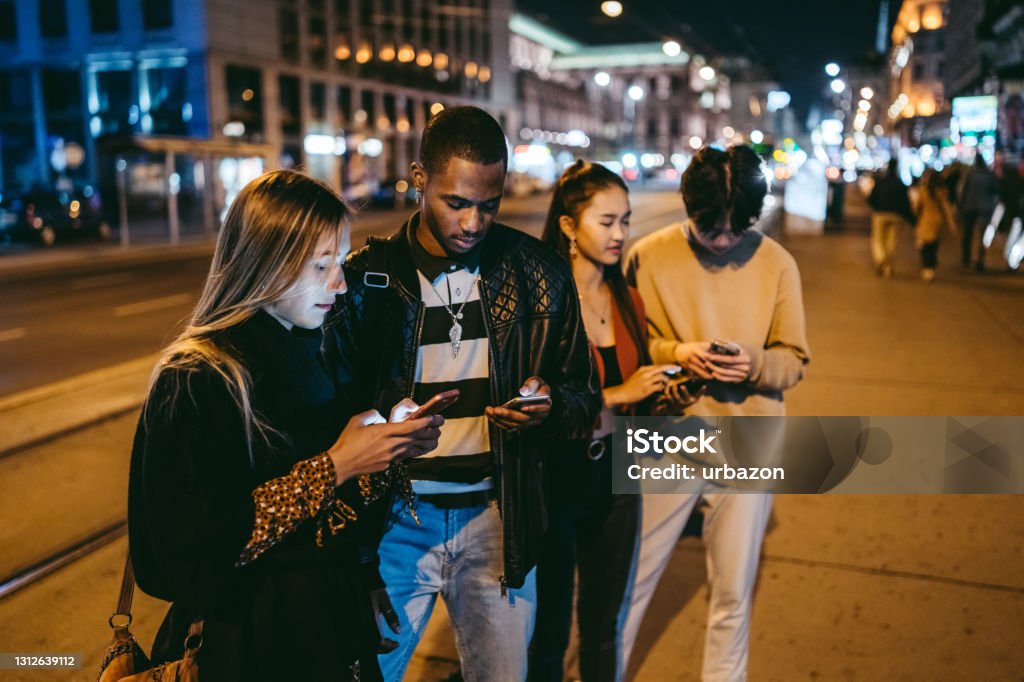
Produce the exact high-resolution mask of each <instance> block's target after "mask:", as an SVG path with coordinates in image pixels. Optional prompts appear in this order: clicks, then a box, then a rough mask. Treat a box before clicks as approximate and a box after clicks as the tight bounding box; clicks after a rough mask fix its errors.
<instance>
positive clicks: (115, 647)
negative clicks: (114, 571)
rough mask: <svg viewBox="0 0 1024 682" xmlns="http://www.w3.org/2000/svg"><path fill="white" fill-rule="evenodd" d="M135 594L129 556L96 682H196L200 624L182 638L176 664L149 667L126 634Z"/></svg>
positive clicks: (191, 628) (110, 619)
mask: <svg viewBox="0 0 1024 682" xmlns="http://www.w3.org/2000/svg"><path fill="white" fill-rule="evenodd" d="M134 593H135V571H134V570H133V569H132V560H131V555H130V554H129V555H128V559H127V560H126V561H125V566H124V577H123V578H121V594H120V596H119V597H118V600H117V610H116V611H115V612H114V614H113V615H112V616H111V617H110V618H109V619H108V621H107V622H108V623H109V624H110V628H111V629H112V630H113V631H114V638H113V640H112V641H111V642H110V645H109V646H108V647H107V652H106V654H104V656H103V662H102V663H101V664H100V674H99V677H98V678H97V681H98V682H143V680H167V681H168V682H169V681H171V680H174V681H175V682H198V680H199V662H198V661H197V660H196V654H197V653H198V652H199V648H200V647H201V646H202V645H203V621H202V620H196V621H194V622H193V623H192V624H191V625H190V626H189V628H188V635H187V636H186V637H185V653H184V655H183V656H182V657H181V658H180V659H179V660H177V661H168V662H167V663H162V664H160V665H158V666H155V667H154V666H153V665H152V664H151V663H150V661H149V657H148V656H146V652H145V651H143V649H142V647H141V646H140V645H139V642H138V640H136V639H135V635H133V634H132V633H131V632H130V631H129V630H128V628H129V626H131V624H132V596H133V595H134Z"/></svg>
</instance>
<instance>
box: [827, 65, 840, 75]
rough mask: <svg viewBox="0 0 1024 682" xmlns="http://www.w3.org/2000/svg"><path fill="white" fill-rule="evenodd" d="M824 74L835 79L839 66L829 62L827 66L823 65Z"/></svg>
mask: <svg viewBox="0 0 1024 682" xmlns="http://www.w3.org/2000/svg"><path fill="white" fill-rule="evenodd" d="M825 73H827V74H828V75H829V76H831V77H832V78H835V77H836V76H838V75H839V65H838V64H836V63H835V62H829V63H828V64H826V65H825Z"/></svg>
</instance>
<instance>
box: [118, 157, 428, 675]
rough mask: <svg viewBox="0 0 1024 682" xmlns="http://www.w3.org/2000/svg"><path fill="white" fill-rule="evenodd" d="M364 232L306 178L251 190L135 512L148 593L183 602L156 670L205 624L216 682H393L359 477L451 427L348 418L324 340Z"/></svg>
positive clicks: (155, 412)
mask: <svg viewBox="0 0 1024 682" xmlns="http://www.w3.org/2000/svg"><path fill="white" fill-rule="evenodd" d="M348 220H349V212H348V209H347V207H346V206H345V204H344V203H343V202H342V200H341V199H340V198H338V196H337V195H336V194H335V193H334V192H333V191H332V190H330V189H329V188H328V187H326V186H325V185H323V184H321V183H319V182H317V181H315V180H313V179H311V178H309V177H306V176H304V175H301V174H299V173H294V172H290V171H279V172H273V173H267V174H265V175H263V176H261V177H260V178H257V179H256V180H254V181H253V182H251V183H249V185H247V186H246V187H245V188H244V189H243V190H242V192H241V193H240V194H239V195H238V197H237V198H236V199H235V201H234V203H233V204H232V206H231V209H230V210H229V212H228V215H227V219H226V221H225V224H224V226H223V229H222V231H221V233H220V236H219V239H218V242H217V247H216V251H215V253H214V256H213V264H212V266H211V268H210V274H209V277H208V278H207V281H206V285H205V287H204V289H203V292H202V295H201V297H200V300H199V303H198V304H197V306H196V309H195V311H194V312H193V314H192V318H191V321H190V323H189V324H188V326H187V327H186V329H185V331H184V332H182V334H181V335H180V336H179V337H178V338H177V339H176V340H175V341H174V342H173V343H172V344H171V345H170V346H169V347H168V348H167V349H166V350H165V351H164V353H163V357H162V358H161V360H160V362H159V364H158V365H157V368H156V370H155V372H154V379H153V382H152V386H151V389H150V393H149V397H148V399H147V401H146V405H145V407H144V409H143V412H142V416H141V418H140V420H139V425H138V430H137V432H136V436H135V444H134V447H133V450H132V463H131V474H130V481H129V513H128V523H129V534H130V547H131V556H132V562H133V564H134V568H135V572H136V576H137V580H138V584H139V586H140V587H141V588H142V590H143V591H145V592H147V593H149V594H151V595H153V596H156V597H159V598H161V599H165V600H168V601H172V602H173V604H172V605H171V608H170V610H169V612H168V614H167V617H166V618H165V620H164V623H163V625H162V626H161V628H160V632H159V633H158V635H157V638H156V642H155V643H154V647H153V658H154V662H160V661H163V660H171V659H174V658H176V657H178V656H180V655H181V651H182V642H183V641H184V639H185V635H186V633H187V631H188V629H189V626H190V624H191V623H193V622H194V621H197V620H202V621H203V645H202V648H201V649H200V651H199V665H200V669H201V670H202V671H203V676H204V678H207V679H216V680H232V679H268V680H270V679H273V680H284V679H296V680H297V679H334V680H339V679H341V680H348V679H360V678H361V679H363V680H367V679H379V677H380V673H379V669H378V667H377V659H376V651H377V646H378V644H379V643H380V636H379V633H378V630H377V627H376V624H375V620H374V614H373V610H372V608H371V596H370V594H369V592H368V590H367V589H366V588H365V587H364V584H363V582H362V581H361V579H360V576H359V571H358V570H357V569H358V564H359V559H358V555H357V550H356V546H355V538H354V536H353V533H354V531H355V529H353V528H352V526H353V525H355V524H358V517H359V514H360V511H361V508H362V503H361V501H360V499H359V498H360V494H359V486H358V485H357V483H356V479H357V478H358V477H359V476H360V475H362V474H368V473H372V472H378V471H382V470H384V469H386V468H387V466H388V465H389V464H390V463H391V462H392V461H395V460H400V459H402V458H404V457H407V456H411V455H418V454H422V453H423V452H426V451H429V450H431V449H433V448H434V447H435V446H436V444H437V438H438V435H439V430H438V427H439V425H440V423H441V418H440V417H425V418H422V419H416V420H410V421H406V422H404V423H396V424H388V423H383V422H384V419H383V418H382V417H381V416H380V415H379V414H378V413H376V412H375V411H371V412H366V413H363V414H359V415H356V416H355V417H353V418H352V419H351V420H350V421H348V424H347V425H344V422H343V421H342V419H341V416H340V415H341V414H343V406H342V405H341V404H340V401H339V399H338V396H337V394H336V392H335V388H334V385H333V383H332V381H331V379H330V377H329V375H328V374H327V372H326V369H325V368H324V366H323V364H322V361H321V358H320V352H319V349H320V332H319V327H320V325H321V324H322V322H323V319H324V316H325V315H326V313H327V311H328V310H329V308H330V307H331V305H332V304H333V302H334V299H335V296H336V295H338V294H342V293H344V292H345V280H344V275H343V274H342V271H341V267H340V262H341V260H342V259H343V258H344V257H345V255H346V253H347V252H348V245H349V225H348ZM343 426H344V429H343V428H342V427H343Z"/></svg>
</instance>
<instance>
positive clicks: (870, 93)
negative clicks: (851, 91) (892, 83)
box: [860, 87, 875, 99]
mask: <svg viewBox="0 0 1024 682" xmlns="http://www.w3.org/2000/svg"><path fill="white" fill-rule="evenodd" d="M860 96H861V97H863V98H864V99H871V98H872V97H874V96H875V91H874V90H872V89H871V88H868V87H863V88H861V89H860Z"/></svg>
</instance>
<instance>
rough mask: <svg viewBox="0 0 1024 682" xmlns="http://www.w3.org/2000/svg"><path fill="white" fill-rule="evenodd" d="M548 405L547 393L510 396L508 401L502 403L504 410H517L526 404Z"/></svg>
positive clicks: (549, 401)
mask: <svg viewBox="0 0 1024 682" xmlns="http://www.w3.org/2000/svg"><path fill="white" fill-rule="evenodd" d="M544 404H547V405H550V404H551V396H549V395H518V396H516V397H515V398H512V399H511V400H509V401H508V402H506V403H504V404H503V405H502V407H504V408H505V409H506V410H518V409H520V408H523V407H526V406H527V405H544Z"/></svg>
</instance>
